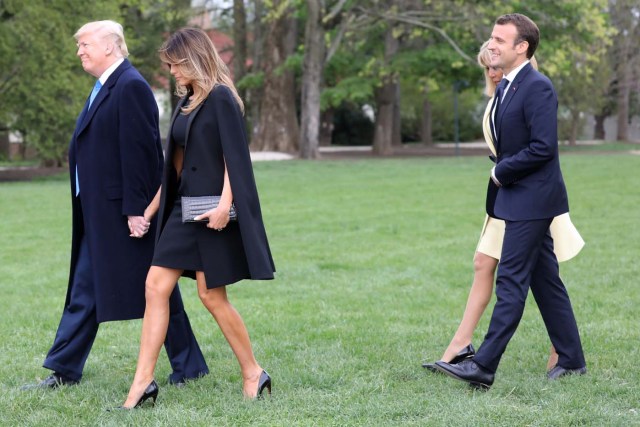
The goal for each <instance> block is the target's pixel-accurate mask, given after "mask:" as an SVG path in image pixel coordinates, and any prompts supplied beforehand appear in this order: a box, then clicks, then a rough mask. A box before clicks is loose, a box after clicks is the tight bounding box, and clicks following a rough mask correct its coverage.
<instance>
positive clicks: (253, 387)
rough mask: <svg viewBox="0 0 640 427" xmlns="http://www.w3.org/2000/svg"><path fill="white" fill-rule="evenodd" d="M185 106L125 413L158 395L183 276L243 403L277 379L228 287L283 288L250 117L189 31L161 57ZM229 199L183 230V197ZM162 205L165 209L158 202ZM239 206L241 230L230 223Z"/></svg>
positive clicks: (198, 33)
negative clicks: (243, 283) (235, 375)
mask: <svg viewBox="0 0 640 427" xmlns="http://www.w3.org/2000/svg"><path fill="white" fill-rule="evenodd" d="M160 59H161V60H162V61H163V62H164V63H166V64H167V65H168V66H169V68H170V71H171V74H172V75H173V77H174V78H175V80H176V86H177V93H178V95H179V96H181V97H182V99H181V100H180V102H179V105H178V107H177V109H176V111H175V112H174V114H173V117H172V119H171V126H170V131H169V137H168V146H167V152H166V158H165V168H164V175H163V180H162V186H161V189H160V191H159V193H160V194H159V195H156V199H154V202H153V203H152V204H151V205H150V206H149V209H148V211H149V215H150V216H151V215H152V214H153V213H155V212H156V211H158V216H159V221H158V224H159V226H158V233H157V243H156V248H155V253H154V257H153V261H152V264H151V268H150V270H149V274H148V276H147V281H146V309H145V314H144V320H143V322H142V337H141V340H140V354H139V356H138V365H137V368H136V373H135V377H134V379H133V384H132V385H131V388H130V390H129V395H128V396H127V399H126V401H125V402H124V405H123V406H122V407H121V408H122V409H131V408H134V407H137V406H139V405H141V404H142V403H144V402H145V401H146V400H148V399H152V400H153V401H154V402H155V399H156V397H157V395H158V385H157V383H156V382H155V380H154V369H155V365H156V362H157V360H158V353H159V351H160V346H161V345H162V342H163V340H164V337H165V334H166V331H167V320H168V316H169V309H168V301H169V295H170V294H171V291H172V290H173V287H174V286H175V283H176V282H177V280H178V278H179V277H180V276H187V277H191V278H194V279H195V280H196V282H197V286H198V295H199V296H200V299H201V301H202V303H203V304H204V306H205V307H206V308H207V310H209V312H210V313H211V314H212V315H213V317H214V318H215V320H216V322H217V323H218V326H219V327H220V329H221V331H222V333H223V335H224V337H225V338H226V339H227V341H228V342H229V345H230V346H231V349H232V350H233V352H234V354H235V356H236V358H237V359H238V362H239V364H240V370H241V373H242V378H243V388H242V391H243V394H244V396H245V397H247V398H256V397H260V396H261V395H262V393H263V391H264V390H267V391H268V392H269V393H271V378H270V377H269V375H268V374H267V373H266V371H264V370H263V369H262V367H261V366H260V365H259V364H258V362H257V361H256V359H255V357H254V354H253V350H252V347H251V341H250V340H249V334H248V332H247V329H246V327H245V325H244V322H243V320H242V318H241V317H240V315H239V314H238V312H237V311H236V310H235V308H234V307H233V306H232V305H231V304H230V302H229V300H228V299H227V293H226V285H229V284H231V283H234V282H237V281H240V280H243V279H253V280H267V279H273V273H274V271H275V267H274V264H273V259H272V257H271V251H270V249H269V244H268V242H267V236H266V232H265V229H264V224H263V221H262V214H261V210H260V202H259V200H258V193H257V189H256V184H255V180H254V175H253V170H252V166H251V158H250V155H249V148H248V144H247V139H246V135H245V131H244V122H243V118H242V113H243V103H242V100H241V99H240V97H239V96H238V93H237V91H236V89H235V87H234V85H233V82H232V81H231V78H230V75H229V71H228V69H227V67H226V66H225V64H224V63H223V62H222V60H221V59H220V57H219V56H218V53H217V52H216V49H215V47H214V45H213V43H212V42H211V40H210V39H209V37H208V36H207V34H206V33H205V32H204V31H202V30H200V29H193V28H186V29H182V30H179V31H177V32H176V33H174V34H173V35H171V36H170V37H169V39H168V40H167V41H166V42H165V44H164V45H163V46H162V48H161V49H160ZM212 195H216V196H221V197H220V202H219V205H218V207H217V208H215V209H211V210H209V211H207V212H205V213H204V214H202V215H199V216H197V217H195V219H196V220H204V221H206V222H205V223H202V222H195V223H194V222H187V223H182V219H181V215H182V206H181V196H212ZM158 200H159V202H158ZM232 203H233V204H234V205H235V209H236V212H237V221H230V218H229V209H230V207H231V204H232Z"/></svg>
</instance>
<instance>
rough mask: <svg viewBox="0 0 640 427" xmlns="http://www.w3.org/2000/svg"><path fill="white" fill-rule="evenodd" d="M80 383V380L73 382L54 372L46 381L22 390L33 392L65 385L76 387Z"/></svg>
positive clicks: (24, 387)
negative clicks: (38, 389)
mask: <svg viewBox="0 0 640 427" xmlns="http://www.w3.org/2000/svg"><path fill="white" fill-rule="evenodd" d="M79 382H80V381H78V380H72V379H71V378H68V377H65V376H64V375H62V374H59V373H57V372H54V373H53V374H51V375H49V376H48V377H47V378H45V379H44V380H42V381H40V382H39V383H37V384H27V385H25V386H23V387H22V390H33V389H37V388H50V389H54V388H58V387H60V386H63V385H76V384H78V383H79Z"/></svg>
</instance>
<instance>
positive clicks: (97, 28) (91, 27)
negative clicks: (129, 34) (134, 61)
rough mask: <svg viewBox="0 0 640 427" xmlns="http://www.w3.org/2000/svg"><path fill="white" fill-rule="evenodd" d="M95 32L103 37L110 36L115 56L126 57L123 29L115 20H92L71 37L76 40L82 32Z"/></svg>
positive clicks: (127, 52)
mask: <svg viewBox="0 0 640 427" xmlns="http://www.w3.org/2000/svg"><path fill="white" fill-rule="evenodd" d="M86 33H95V34H98V33H100V35H101V36H102V37H103V38H106V37H109V38H111V42H112V43H113V45H114V47H115V49H114V51H115V56H116V57H118V58H126V57H128V56H129V49H127V43H126V42H125V41H124V30H123V29H122V25H120V24H118V23H117V22H116V21H94V22H88V23H86V24H84V25H83V26H82V27H80V29H79V30H78V31H76V33H75V34H74V35H73V37H74V38H75V39H76V40H78V39H79V38H80V37H81V36H82V35H83V34H86Z"/></svg>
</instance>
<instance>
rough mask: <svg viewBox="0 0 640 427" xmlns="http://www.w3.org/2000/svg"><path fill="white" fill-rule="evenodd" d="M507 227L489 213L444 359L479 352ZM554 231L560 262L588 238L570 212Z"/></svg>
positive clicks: (495, 78) (489, 80)
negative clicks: (476, 337) (476, 341)
mask: <svg viewBox="0 0 640 427" xmlns="http://www.w3.org/2000/svg"><path fill="white" fill-rule="evenodd" d="M487 45H488V42H485V43H484V44H483V45H482V47H481V48H480V52H479V53H478V64H480V66H481V67H483V68H484V70H485V72H484V75H485V80H486V85H485V94H486V95H487V96H490V97H492V98H491V99H490V100H489V103H488V104H487V107H486V109H485V112H484V117H483V120H482V130H483V132H484V138H485V141H486V142H487V145H488V146H489V150H491V153H492V156H493V157H492V158H495V157H496V149H495V146H494V143H493V137H492V135H491V129H490V117H489V116H490V111H491V105H492V103H493V94H494V92H495V89H496V85H497V84H498V83H499V82H500V80H502V70H500V69H497V68H493V67H490V66H489V63H490V53H489V50H488V49H487ZM531 65H532V66H533V67H534V68H536V69H537V68H538V67H537V63H536V60H535V58H531ZM489 203H491V201H489ZM504 229H505V223H504V221H502V220H500V219H496V218H493V217H491V216H489V215H487V216H486V217H485V221H484V225H483V227H482V232H481V233H480V241H479V242H478V247H477V248H476V253H475V256H474V259H473V267H474V276H473V283H472V285H471V290H470V292H469V297H468V299H467V306H466V308H465V311H464V314H463V316H462V321H461V322H460V325H459V326H458V330H457V331H456V333H455V335H454V336H453V338H452V340H451V342H450V344H449V346H448V347H447V349H446V350H445V352H444V354H443V355H442V358H441V360H443V361H445V362H448V363H458V362H461V361H462V360H464V359H466V358H468V357H472V356H473V355H474V354H475V350H474V348H473V346H472V345H471V338H472V337H473V332H474V330H475V329H476V326H477V325H478V322H479V321H480V317H481V316H482V313H484V310H485V308H486V307H487V304H489V301H490V300H491V295H492V293H493V282H494V278H495V272H496V268H497V266H498V261H499V260H500V253H501V252H502V240H503V238H504ZM550 231H551V236H552V237H553V244H554V252H555V254H556V257H557V258H558V261H559V262H562V261H566V260H569V259H571V258H573V257H574V256H576V255H577V254H578V252H580V250H581V249H582V247H583V246H584V241H583V240H582V237H581V236H580V233H578V230H576V228H575V226H574V225H573V223H572V222H571V219H570V218H569V213H565V214H562V215H560V216H557V217H555V218H554V220H553V222H552V223H551V226H550ZM557 360H558V354H557V353H556V352H555V349H554V348H553V346H552V347H551V354H550V356H549V361H548V362H547V370H548V369H551V368H552V367H553V366H555V364H556V363H557ZM422 366H423V367H424V368H427V369H429V370H431V371H434V372H436V370H435V363H425V364H423V365H422Z"/></svg>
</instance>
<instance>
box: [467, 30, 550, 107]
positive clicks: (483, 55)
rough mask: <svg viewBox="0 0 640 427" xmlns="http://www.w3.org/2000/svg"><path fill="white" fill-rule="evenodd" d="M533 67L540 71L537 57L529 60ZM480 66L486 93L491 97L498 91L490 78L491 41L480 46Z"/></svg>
mask: <svg viewBox="0 0 640 427" xmlns="http://www.w3.org/2000/svg"><path fill="white" fill-rule="evenodd" d="M529 62H531V66H532V67H533V68H535V69H536V70H537V69H538V61H536V58H535V56H532V57H531V59H530V60H529ZM478 64H479V65H480V66H481V67H482V68H483V69H484V93H485V95H487V96H489V97H491V96H493V94H494V93H495V91H496V84H495V83H494V82H493V80H491V77H489V67H491V65H490V64H491V52H490V51H489V40H487V41H486V42H484V43H482V46H480V52H478Z"/></svg>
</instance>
